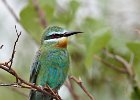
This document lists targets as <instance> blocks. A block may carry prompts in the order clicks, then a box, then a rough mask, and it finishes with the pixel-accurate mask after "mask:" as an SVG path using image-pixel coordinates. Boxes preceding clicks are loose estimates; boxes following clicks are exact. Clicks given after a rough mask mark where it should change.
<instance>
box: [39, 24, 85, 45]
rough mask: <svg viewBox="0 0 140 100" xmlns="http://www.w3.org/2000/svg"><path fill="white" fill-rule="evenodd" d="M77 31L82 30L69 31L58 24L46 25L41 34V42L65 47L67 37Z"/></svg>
mask: <svg viewBox="0 0 140 100" xmlns="http://www.w3.org/2000/svg"><path fill="white" fill-rule="evenodd" d="M78 33H82V32H78V31H72V32H70V31H67V30H65V29H63V28H61V27H58V26H52V27H48V28H47V29H46V30H45V31H44V33H43V35H42V39H41V44H46V45H50V46H55V47H60V48H66V47H67V42H68V39H67V37H68V36H71V35H74V34H78Z"/></svg>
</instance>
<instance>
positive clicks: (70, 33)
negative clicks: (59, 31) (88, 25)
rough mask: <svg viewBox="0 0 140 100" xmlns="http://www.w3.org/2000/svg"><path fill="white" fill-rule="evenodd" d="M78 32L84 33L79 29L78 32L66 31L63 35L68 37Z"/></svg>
mask: <svg viewBox="0 0 140 100" xmlns="http://www.w3.org/2000/svg"><path fill="white" fill-rule="evenodd" d="M78 33H83V32H79V31H77V32H65V33H64V34H63V36H64V37H68V36H71V35H74V34H78Z"/></svg>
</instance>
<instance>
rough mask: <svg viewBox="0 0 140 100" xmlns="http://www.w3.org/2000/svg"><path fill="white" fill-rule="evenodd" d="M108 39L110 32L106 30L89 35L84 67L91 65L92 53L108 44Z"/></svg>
mask: <svg viewBox="0 0 140 100" xmlns="http://www.w3.org/2000/svg"><path fill="white" fill-rule="evenodd" d="M110 39H111V32H110V31H108V30H102V31H100V32H97V33H95V34H94V35H93V36H92V37H91V39H90V40H91V41H90V44H89V46H88V49H87V54H86V60H85V61H86V62H85V63H86V67H90V66H91V64H92V60H93V56H94V54H96V53H98V52H100V50H101V49H103V48H104V47H105V46H106V45H107V44H108V42H109V40H110Z"/></svg>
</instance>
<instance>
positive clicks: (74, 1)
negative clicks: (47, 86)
mask: <svg viewBox="0 0 140 100" xmlns="http://www.w3.org/2000/svg"><path fill="white" fill-rule="evenodd" d="M0 9H1V10H0V45H4V46H3V48H2V49H0V63H1V62H5V61H8V60H9V59H10V57H11V53H12V49H13V45H14V42H15V40H16V38H17V36H16V32H15V28H14V27H15V25H17V29H18V31H22V35H21V36H20V39H19V42H18V44H17V47H16V54H15V57H14V63H13V68H14V69H15V70H16V71H17V73H18V74H19V75H20V76H21V77H22V78H23V79H25V80H27V81H28V80H29V71H30V65H31V64H32V61H33V58H34V55H35V53H36V51H37V50H38V48H39V45H40V38H41V33H42V32H43V29H44V28H45V27H47V26H51V25H57V26H61V27H64V28H65V29H67V30H78V31H83V32H84V33H83V34H79V35H76V36H73V37H70V38H69V40H70V41H69V45H68V51H69V53H70V59H71V66H70V71H69V75H73V76H75V77H77V78H81V80H82V81H83V84H84V86H85V87H86V89H87V90H88V91H89V92H90V93H91V94H92V95H93V96H94V97H95V99H96V100H140V89H139V83H140V40H139V39H140V22H139V20H140V11H139V9H140V1H139V0H1V1H0ZM67 81H68V80H67ZM11 82H15V78H14V77H12V76H11V75H10V74H8V73H7V72H5V71H3V70H0V83H11ZM71 84H72V86H71V87H70V88H72V90H73V91H70V89H69V87H68V85H67V83H66V84H65V85H64V86H63V87H62V88H61V89H60V92H59V94H60V96H61V97H62V98H63V99H64V100H88V99H89V97H88V96H87V95H86V94H85V93H84V92H83V90H82V89H81V88H80V87H79V86H78V85H77V84H76V83H75V82H73V81H72V82H71ZM28 93H29V90H27V89H18V88H12V87H0V100H27V98H28ZM73 93H74V94H75V95H76V96H74V95H73ZM89 100H90V99H89Z"/></svg>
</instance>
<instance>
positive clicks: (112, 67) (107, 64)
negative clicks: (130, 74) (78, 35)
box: [94, 55, 127, 74]
mask: <svg viewBox="0 0 140 100" xmlns="http://www.w3.org/2000/svg"><path fill="white" fill-rule="evenodd" d="M94 58H95V59H96V60H98V61H100V62H101V63H103V64H104V65H106V66H107V67H109V68H111V69H113V70H115V71H117V72H120V73H122V74H126V73H127V71H126V70H125V69H123V68H120V67H118V66H115V65H113V64H111V63H110V62H107V61H106V60H104V59H102V58H101V57H99V56H97V55H94Z"/></svg>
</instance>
